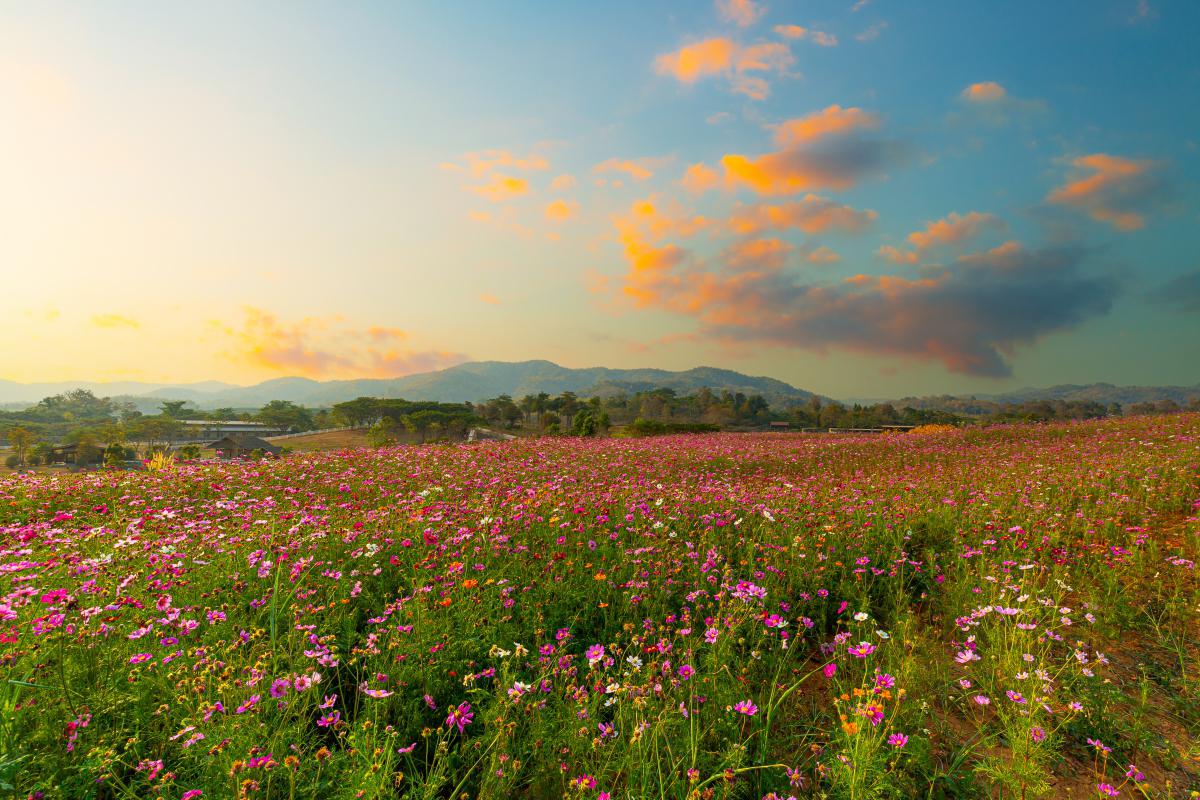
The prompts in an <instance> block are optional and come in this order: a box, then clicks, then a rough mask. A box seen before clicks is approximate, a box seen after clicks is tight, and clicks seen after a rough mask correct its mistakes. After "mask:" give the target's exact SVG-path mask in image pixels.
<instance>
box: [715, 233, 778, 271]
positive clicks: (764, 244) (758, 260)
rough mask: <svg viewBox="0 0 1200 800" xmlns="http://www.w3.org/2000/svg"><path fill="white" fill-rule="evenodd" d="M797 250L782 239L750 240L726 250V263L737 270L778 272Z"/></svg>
mask: <svg viewBox="0 0 1200 800" xmlns="http://www.w3.org/2000/svg"><path fill="white" fill-rule="evenodd" d="M794 249H795V248H794V247H793V246H792V245H791V244H790V243H789V242H785V241H783V240H782V239H748V240H746V241H743V242H738V243H736V244H734V245H733V246H731V247H729V248H728V249H726V250H725V253H724V258H725V263H727V264H728V265H729V266H730V267H732V268H733V269H735V270H743V271H744V270H748V269H766V270H778V269H780V268H782V267H783V265H784V264H785V263H787V257H788V256H789V255H791V253H792V251H793V250H794Z"/></svg>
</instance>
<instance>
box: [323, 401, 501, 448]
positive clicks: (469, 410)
mask: <svg viewBox="0 0 1200 800" xmlns="http://www.w3.org/2000/svg"><path fill="white" fill-rule="evenodd" d="M331 418H332V419H333V420H335V421H336V422H338V423H340V424H343V425H355V426H364V425H369V426H370V429H369V431H368V437H369V439H370V440H371V442H372V443H373V444H376V445H382V444H388V443H390V442H394V441H395V440H396V437H397V435H398V434H399V432H401V431H405V432H407V433H415V434H416V435H418V436H419V437H420V440H421V441H422V442H424V441H427V440H428V439H430V438H433V439H441V438H458V437H460V436H463V435H465V434H466V432H467V429H468V428H471V427H473V426H475V425H479V424H480V418H479V417H478V416H477V415H476V413H475V407H474V406H473V405H471V404H470V403H462V404H459V403H435V402H413V401H410V400H401V399H398V398H381V397H360V398H358V399H356V400H348V401H346V402H344V403H337V404H335V405H334V406H333V409H332V413H331Z"/></svg>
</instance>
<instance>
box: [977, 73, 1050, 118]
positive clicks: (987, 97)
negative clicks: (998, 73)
mask: <svg viewBox="0 0 1200 800" xmlns="http://www.w3.org/2000/svg"><path fill="white" fill-rule="evenodd" d="M958 97H959V100H960V101H961V102H962V103H963V104H964V105H965V107H966V109H967V111H968V112H969V113H970V114H971V115H973V116H974V117H976V118H978V119H980V120H982V121H984V122H987V123H989V124H991V125H1005V124H1007V123H1008V122H1009V121H1010V120H1011V119H1012V117H1014V116H1032V115H1034V114H1037V113H1040V112H1043V111H1045V110H1046V103H1045V102H1044V101H1042V100H1025V99H1022V98H1020V97H1015V96H1013V94H1012V93H1011V92H1009V91H1008V89H1006V88H1005V87H1004V86H1002V85H1000V84H999V83H996V82H995V81H980V82H978V83H972V84H970V85H969V86H967V88H965V89H963V90H962V92H960V93H959V96H958Z"/></svg>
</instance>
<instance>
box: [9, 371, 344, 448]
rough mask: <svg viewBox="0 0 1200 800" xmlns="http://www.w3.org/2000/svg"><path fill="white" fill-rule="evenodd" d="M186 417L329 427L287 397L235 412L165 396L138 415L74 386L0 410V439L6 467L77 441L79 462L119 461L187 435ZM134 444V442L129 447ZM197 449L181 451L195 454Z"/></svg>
mask: <svg viewBox="0 0 1200 800" xmlns="http://www.w3.org/2000/svg"><path fill="white" fill-rule="evenodd" d="M185 420H214V421H228V420H245V421H253V422H262V423H265V424H267V425H270V426H271V427H274V428H280V429H283V430H293V431H306V430H312V429H313V428H315V427H318V426H321V425H324V427H334V426H336V425H338V424H345V423H339V422H338V421H336V420H335V419H334V417H333V415H332V412H331V411H329V410H320V411H316V412H314V411H312V410H310V409H307V408H304V407H303V406H298V405H296V404H295V403H292V402H290V401H287V400H272V401H271V402H269V403H267V404H266V405H265V406H263V407H262V408H261V409H259V410H258V411H249V412H241V413H236V412H235V411H234V409H231V408H219V409H215V410H213V411H208V412H202V411H198V410H197V409H194V408H188V407H187V402H186V401H183V400H164V401H163V402H162V403H161V405H160V406H159V413H158V414H143V413H142V412H141V411H139V410H138V409H137V408H136V406H135V405H134V404H133V403H132V402H129V401H122V400H116V399H113V398H109V397H96V395H95V394H93V393H92V392H91V391H89V390H87V389H75V390H72V391H69V392H64V393H62V394H57V395H54V396H52V397H46V398H44V399H42V400H40V401H38V402H37V403H36V404H35V405H33V406H30V407H29V408H27V409H25V410H23V411H0V439H3V440H7V442H8V444H9V447H10V449H11V451H12V452H11V453H10V454H9V455H8V457H7V458H6V459H5V460H6V461H11V462H12V463H10V464H9V466H36V465H37V464H42V463H48V462H49V459H50V457H51V453H50V451H51V449H52V448H53V447H54V446H55V445H56V444H59V445H63V444H72V445H76V449H75V453H74V460H75V462H76V463H78V464H98V463H101V462H103V463H110V464H111V463H118V462H121V461H127V460H131V459H134V458H136V457H137V455H138V452H137V450H138V448H140V449H141V451H142V454H143V455H147V456H148V455H150V454H151V453H153V452H155V451H159V450H163V449H165V448H166V447H167V446H169V445H170V444H171V443H172V442H177V441H179V440H181V439H187V438H189V436H190V435H191V434H190V432H189V430H188V426H187V425H186V424H185V423H184V421H185ZM131 444H136V445H137V446H138V447H136V448H135V447H132V446H131ZM194 449H195V450H196V452H195V453H194V454H193V453H191V452H190V450H189V452H187V453H182V455H183V457H185V458H187V457H196V456H198V455H199V448H194Z"/></svg>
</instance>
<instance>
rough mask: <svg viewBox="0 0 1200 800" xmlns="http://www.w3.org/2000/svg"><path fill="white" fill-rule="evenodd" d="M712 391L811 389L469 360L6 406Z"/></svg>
mask: <svg viewBox="0 0 1200 800" xmlns="http://www.w3.org/2000/svg"><path fill="white" fill-rule="evenodd" d="M704 386H707V387H708V388H710V389H712V390H713V391H715V392H721V391H725V390H728V391H733V392H738V391H740V392H742V393H744V394H761V395H763V396H764V397H766V398H767V399H768V400H769V401H771V402H787V401H791V402H803V401H805V400H807V399H808V398H810V397H812V396H813V393H812V392H809V391H806V390H804V389H798V388H796V387H795V386H792V385H790V384H788V383H785V382H784V381H780V380H777V379H775V378H770V377H765V376H750V375H744V374H742V373H740V372H736V371H734V370H726V369H720V368H717V367H694V368H692V369H689V370H664V369H655V368H635V369H617V368H611V367H584V368H570V367H563V366H560V365H558V364H555V363H554V362H552V361H546V360H532V361H517V362H510V361H469V362H466V363H463V364H458V365H456V366H453V367H448V368H446V369H441V370H435V371H432V372H423V373H416V374H413V375H406V376H403V377H400V378H360V379H348V380H329V381H318V380H314V379H311V378H300V377H284V378H272V379H270V380H266V381H262V382H260V383H256V384H252V385H250V386H236V385H233V384H225V383H221V382H218V381H204V382H200V383H180V384H171V383H166V382H162V383H150V382H137V381H118V382H111V383H105V382H96V381H55V382H52V383H29V384H24V383H18V382H15V381H6V380H0V403H8V404H11V403H36V402H37V401H38V400H40V399H41V398H43V397H47V396H50V395H53V394H59V393H61V392H64V391H68V390H70V389H75V388H83V389H89V390H90V391H92V392H94V393H96V394H98V395H103V396H119V397H129V398H131V399H134V400H142V401H147V402H148V401H160V400H189V401H191V402H193V403H194V404H196V405H197V406H198V407H200V408H219V407H225V406H230V407H234V408H249V407H255V408H256V407H259V406H261V405H263V404H264V403H266V402H268V401H270V400H291V401H292V402H295V403H300V404H302V405H308V406H328V405H332V404H333V403H338V402H341V401H343V400H353V399H354V398H356V397H364V396H372V397H403V398H405V399H407V400H436V401H439V402H453V403H457V402H464V401H470V402H479V401H482V400H486V399H489V398H492V397H496V396H498V395H501V394H507V395H510V396H512V397H521V396H522V395H526V394H537V393H539V392H546V393H547V394H551V395H556V394H561V393H562V392H564V391H572V392H575V393H576V394H579V395H581V396H590V395H592V394H608V393H616V392H619V391H627V392H633V391H638V390H642V389H652V388H670V389H674V390H675V391H677V392H679V393H681V394H686V393H689V392H693V391H696V390H698V389H700V388H701V387H704Z"/></svg>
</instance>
